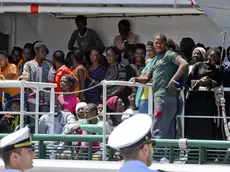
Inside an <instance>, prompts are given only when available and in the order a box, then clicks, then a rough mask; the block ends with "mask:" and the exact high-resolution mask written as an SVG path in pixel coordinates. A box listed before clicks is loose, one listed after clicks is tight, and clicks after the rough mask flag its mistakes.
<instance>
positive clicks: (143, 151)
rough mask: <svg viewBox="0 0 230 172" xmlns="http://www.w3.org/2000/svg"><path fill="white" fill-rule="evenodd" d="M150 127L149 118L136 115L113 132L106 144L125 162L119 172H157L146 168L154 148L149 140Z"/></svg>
mask: <svg viewBox="0 0 230 172" xmlns="http://www.w3.org/2000/svg"><path fill="white" fill-rule="evenodd" d="M151 126H152V119H151V117H149V116H148V115H144V114H138V115H134V116H132V117H131V118H129V119H127V120H125V121H124V122H122V123H121V124H120V125H118V126H117V127H116V128H115V129H114V130H113V132H112V133H111V135H110V136H109V140H108V144H109V146H110V147H112V148H113V149H119V150H120V153H121V155H122V156H123V158H124V160H125V162H124V164H123V165H122V167H121V168H120V170H119V172H133V171H136V172H157V170H150V169H149V168H148V166H150V165H151V163H152V155H153V146H155V141H153V140H152V139H151Z"/></svg>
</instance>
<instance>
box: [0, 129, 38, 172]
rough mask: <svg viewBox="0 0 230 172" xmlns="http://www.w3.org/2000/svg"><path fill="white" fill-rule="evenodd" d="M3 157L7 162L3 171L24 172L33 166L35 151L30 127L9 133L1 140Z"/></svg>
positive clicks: (0, 148) (0, 147) (0, 145)
mask: <svg viewBox="0 0 230 172" xmlns="http://www.w3.org/2000/svg"><path fill="white" fill-rule="evenodd" d="M0 150H1V158H2V160H3V161H4V164H5V170H3V172H24V171H25V170H27V169H30V168H33V158H34V156H35V153H34V151H33V147H32V142H31V135H30V130H29V128H28V127H25V128H23V129H20V130H18V131H16V132H14V133H11V134H8V135H7V136H5V137H4V138H2V140H1V141H0Z"/></svg>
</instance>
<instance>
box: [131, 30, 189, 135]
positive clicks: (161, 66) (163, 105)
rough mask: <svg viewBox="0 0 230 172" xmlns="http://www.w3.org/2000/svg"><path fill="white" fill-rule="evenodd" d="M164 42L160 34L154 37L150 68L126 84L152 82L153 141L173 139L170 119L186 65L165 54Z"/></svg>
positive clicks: (180, 60)
mask: <svg viewBox="0 0 230 172" xmlns="http://www.w3.org/2000/svg"><path fill="white" fill-rule="evenodd" d="M166 41H167V38H166V36H165V35H164V34H160V35H158V36H156V37H155V38H154V49H155V52H156V57H155V58H154V59H153V61H152V64H151V67H150V68H149V70H148V71H147V72H146V73H145V74H144V75H141V76H140V77H137V78H132V79H131V80H130V81H133V82H140V83H147V82H149V81H150V80H151V79H152V80H153V89H154V118H153V138H164V139H173V138H174V137H175V121H174V117H175V114H176V111H177V92H176V90H177V83H178V80H179V79H180V78H181V76H182V75H183V74H184V73H185V71H186V70H187V68H188V63H187V62H186V61H185V60H184V59H183V58H182V57H181V56H180V55H178V54H176V53H175V52H172V51H170V50H168V51H167V49H166ZM170 126H174V127H170Z"/></svg>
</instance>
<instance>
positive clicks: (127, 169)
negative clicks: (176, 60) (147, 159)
mask: <svg viewBox="0 0 230 172" xmlns="http://www.w3.org/2000/svg"><path fill="white" fill-rule="evenodd" d="M133 171H135V172H158V171H157V170H151V169H149V168H148V167H147V165H145V164H144V163H143V162H141V161H137V160H136V161H127V162H125V163H124V164H123V165H122V166H121V168H120V169H119V171H118V172H133Z"/></svg>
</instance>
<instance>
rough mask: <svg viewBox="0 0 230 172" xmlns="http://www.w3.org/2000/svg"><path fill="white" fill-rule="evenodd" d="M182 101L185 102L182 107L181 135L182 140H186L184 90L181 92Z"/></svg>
mask: <svg viewBox="0 0 230 172" xmlns="http://www.w3.org/2000/svg"><path fill="white" fill-rule="evenodd" d="M180 95H181V98H182V101H183V107H182V112H181V130H182V131H181V135H182V138H184V123H185V116H184V115H185V96H184V88H183V89H182V90H181V92H180Z"/></svg>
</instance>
